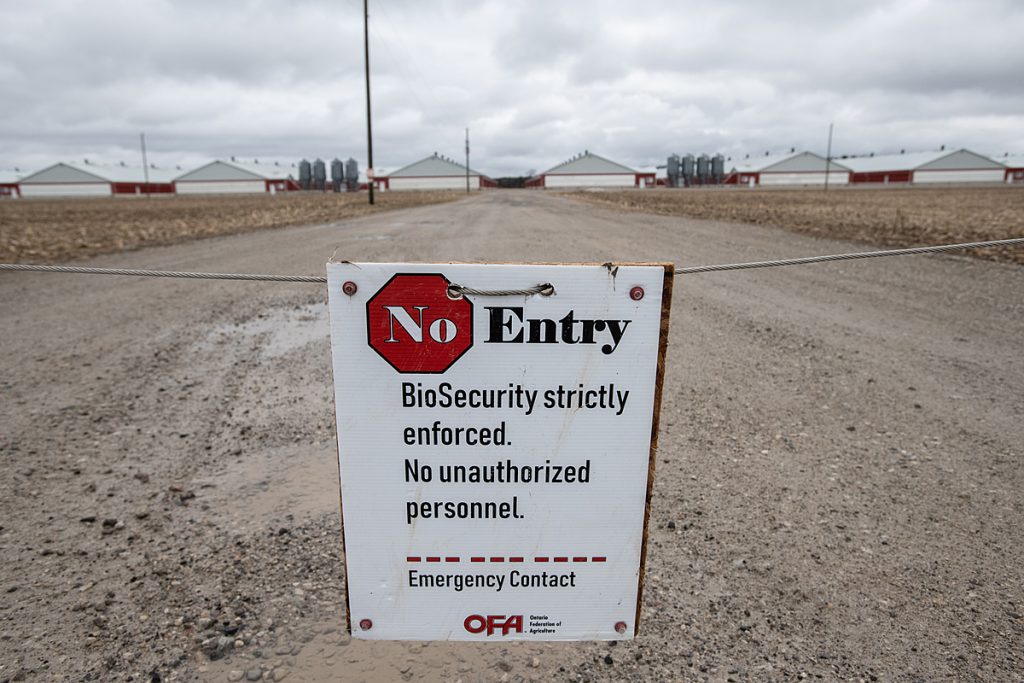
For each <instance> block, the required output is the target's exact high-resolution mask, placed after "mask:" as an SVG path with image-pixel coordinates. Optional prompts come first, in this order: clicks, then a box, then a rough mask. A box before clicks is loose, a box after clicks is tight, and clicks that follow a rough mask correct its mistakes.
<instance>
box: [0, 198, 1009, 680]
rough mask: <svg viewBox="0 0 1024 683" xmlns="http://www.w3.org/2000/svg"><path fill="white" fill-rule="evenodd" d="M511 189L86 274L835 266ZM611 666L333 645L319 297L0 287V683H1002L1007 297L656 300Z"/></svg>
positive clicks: (503, 652) (973, 272) (933, 276)
mask: <svg viewBox="0 0 1024 683" xmlns="http://www.w3.org/2000/svg"><path fill="white" fill-rule="evenodd" d="M855 248H856V247H855V246H854V245H851V244H848V243H843V242H837V241H830V240H826V239H821V238H814V237H808V236H801V235H794V234H790V233H787V232H784V231H781V230H775V229H771V228H765V227H753V226H748V225H742V224H730V223H716V222H706V221H696V220H689V219H679V218H671V217H665V216H652V215H644V214H626V213H617V212H614V211H610V210H606V209H601V208H598V207H595V206H591V205H587V204H583V203H579V202H576V201H573V200H569V199H565V198H559V197H553V196H550V195H546V194H544V193H540V192H533V193H530V192H511V191H510V192H493V193H488V194H483V195H478V196H474V197H473V198H471V199H468V200H466V201H461V202H458V203H455V204H448V205H439V206H429V207H422V208H418V209H412V210H407V211H396V212H392V213H387V214H384V215H377V216H373V217H369V218H363V219H357V220H351V221H346V222H341V223H336V224H329V225H321V226H312V227H303V228H292V229H283V230H276V231H268V232H260V233H254V234H248V235H240V236H236V237H227V238H215V239H209V240H204V241H199V242H193V243H189V244H182V245H177V246H172V247H164V248H152V249H145V250H141V251H137V252H131V253H125V254H121V255H113V256H107V257H103V258H98V259H95V260H93V261H91V262H90V264H92V265H99V266H114V265H124V266H126V267H134V268H168V269H195V270H213V271H216V270H222V271H230V272H246V271H251V272H271V273H300V274H306V273H313V274H318V273H321V272H323V264H324V262H325V261H327V259H328V258H329V257H330V256H331V254H332V253H334V252H335V249H337V254H338V257H339V258H344V259H349V260H365V261H371V260H417V261H430V260H438V261H447V260H457V261H520V260H522V261H531V260H532V261H599V262H603V261H609V260H612V261H643V260H657V261H662V260H674V261H675V262H676V264H677V265H698V264H707V263H719V262H729V261H736V260H754V259H762V258H774V257H783V256H804V255H812V254H819V253H830V252H836V251H850V250H853V249H855ZM673 298H674V305H673V311H672V332H671V339H670V346H669V357H668V370H667V375H666V384H665V401H664V406H663V414H662V434H661V450H660V452H659V455H658V473H657V480H656V484H655V498H654V505H653V516H652V524H651V536H650V553H649V559H648V577H647V587H646V591H645V595H644V607H643V621H642V623H641V634H640V637H639V638H638V639H637V640H635V641H632V642H622V643H618V644H614V643H612V644H608V643H598V644H591V643H582V644H569V645H564V644H562V645H559V644H516V645H513V646H509V645H500V644H494V645H490V646H483V647H482V646H475V645H466V644H461V645H459V644H445V643H429V644H428V643H372V644H371V643H365V642H362V641H350V640H349V638H348V637H347V636H345V635H344V634H343V633H342V632H341V627H342V623H343V621H342V613H343V609H344V598H343V595H342V585H343V584H342V582H343V575H342V563H341V550H340V528H339V519H338V498H337V465H336V452H335V440H334V439H335V437H334V426H333V402H332V395H331V370H330V351H329V346H328V341H327V324H326V306H325V303H324V302H325V293H324V292H323V291H322V288H321V287H319V286H317V285H281V284H260V283H237V282H185V281H176V280H154V279H132V278H109V277H98V276H66V275H44V274H3V275H0V348H2V349H3V351H2V354H0V591H2V592H0V595H2V596H3V600H2V601H0V681H7V680H40V681H50V680H69V681H86V680H92V681H114V680H142V681H167V680H201V681H229V680H281V679H285V680H289V681H291V680H296V681H306V680H310V681H315V680H323V681H328V680H329V681H361V680H367V681H392V680H422V681H440V680H444V681H450V680H460V679H461V680H463V681H466V682H467V683H469V682H470V681H491V680H506V681H549V680H565V681H594V682H597V681H612V680H637V681H670V680H686V681H689V680H708V681H785V680H801V679H817V680H826V681H838V680H842V681H861V680H882V681H893V680H895V681H945V680H958V681H959V680H966V681H975V680H977V681H1021V680H1024V674H1022V672H1024V569H1022V567H1024V502H1022V498H1021V491H1024V474H1022V472H1024V469H1022V466H1021V459H1022V457H1024V445H1022V444H1024V353H1022V351H1024V268H1022V267H1020V266H1015V265H1008V264H999V263H990V262H982V261H976V260H972V259H969V258H963V257H952V256H935V257H931V256H927V257H922V256H918V257H909V258H895V259H880V260H875V261H863V262H856V263H837V264H823V265H815V266H805V267H798V268H785V269H784V268H780V269H772V270H762V271H747V272H737V273H722V274H707V275H696V276H689V277H681V278H680V279H679V280H677V282H676V288H675V295H674V297H673Z"/></svg>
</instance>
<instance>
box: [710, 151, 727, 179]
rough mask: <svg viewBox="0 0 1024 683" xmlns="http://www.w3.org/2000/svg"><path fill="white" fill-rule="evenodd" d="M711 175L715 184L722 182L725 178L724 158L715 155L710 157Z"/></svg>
mask: <svg viewBox="0 0 1024 683" xmlns="http://www.w3.org/2000/svg"><path fill="white" fill-rule="evenodd" d="M711 175H712V177H713V178H714V180H715V182H716V183H720V182H722V179H723V178H725V156H723V155H721V154H716V155H715V156H713V157H711Z"/></svg>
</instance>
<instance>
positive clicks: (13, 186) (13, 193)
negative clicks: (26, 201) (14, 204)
mask: <svg viewBox="0 0 1024 683" xmlns="http://www.w3.org/2000/svg"><path fill="white" fill-rule="evenodd" d="M20 180H21V174H20V173H16V172H14V171H0V199H7V198H9V197H20V196H21V195H20V194H19V192H18V181H20Z"/></svg>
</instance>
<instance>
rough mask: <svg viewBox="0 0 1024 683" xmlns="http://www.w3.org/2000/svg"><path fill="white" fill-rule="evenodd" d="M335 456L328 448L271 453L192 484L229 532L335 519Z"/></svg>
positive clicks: (231, 463)
mask: <svg viewBox="0 0 1024 683" xmlns="http://www.w3.org/2000/svg"><path fill="white" fill-rule="evenodd" d="M337 458H338V452H337V450H336V447H335V445H334V443H333V442H330V443H320V444H306V445H302V446H292V447H286V448H271V449H265V450H260V451H256V452H253V453H250V454H248V455H246V457H245V459H244V461H243V462H241V463H239V462H237V461H236V460H235V459H233V458H232V459H230V460H229V461H228V462H225V463H223V464H221V465H220V466H219V467H217V469H216V470H214V471H207V472H205V473H204V474H203V476H200V477H196V478H195V479H193V480H192V483H191V486H192V487H193V488H194V489H195V490H196V491H201V492H202V494H201V495H202V498H203V502H204V503H206V504H207V505H209V508H210V512H211V513H213V515H214V516H215V517H216V518H217V519H218V520H221V521H225V520H226V521H227V522H228V524H230V525H231V526H233V527H235V528H247V529H268V528H276V527H277V526H281V525H282V523H283V521H284V520H285V519H290V520H294V521H295V522H298V523H301V522H302V521H304V520H307V519H312V518H316V517H319V516H321V515H324V514H335V515H336V514H338V459H337Z"/></svg>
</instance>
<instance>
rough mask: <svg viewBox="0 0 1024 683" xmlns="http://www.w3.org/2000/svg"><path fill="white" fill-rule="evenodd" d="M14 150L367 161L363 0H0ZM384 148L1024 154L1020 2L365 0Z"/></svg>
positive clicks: (386, 160) (3, 115)
mask: <svg viewBox="0 0 1024 683" xmlns="http://www.w3.org/2000/svg"><path fill="white" fill-rule="evenodd" d="M3 15H4V31H3V32H2V33H0V100H2V101H3V102H4V107H2V108H0V168H10V167H13V166H20V167H23V168H32V167H36V166H41V165H44V164H48V163H52V162H53V161H56V160H61V159H78V158H82V157H86V156H88V157H90V158H102V159H107V160H111V161H118V160H122V159H124V160H129V161H130V160H132V159H134V158H136V157H137V154H138V153H137V151H136V147H137V141H138V133H139V132H140V131H143V130H144V131H145V132H146V134H147V139H148V140H149V143H150V151H151V157H152V158H153V159H155V160H156V161H157V162H158V163H163V164H177V163H185V164H188V163H195V162H198V161H202V160H205V159H209V158H211V157H217V156H220V157H223V156H230V155H236V156H240V157H261V158H279V159H282V160H291V161H293V160H297V159H298V158H300V157H315V156H320V157H323V158H330V157H334V156H340V157H348V156H355V157H356V158H358V159H360V160H361V163H362V164H363V165H365V157H366V154H365V147H366V145H365V102H364V99H363V98H364V89H363V88H364V83H363V61H362V3H361V2H359V1H358V0H343V1H341V2H337V1H335V0H294V1H292V2H288V3H281V2H280V0H273V1H271V0H248V1H246V2H238V3H208V2H203V1H200V0H176V1H174V2H171V1H169V0H155V1H154V2H146V3H139V2H127V1H125V0H116V1H111V2H103V3H81V2H74V1H72V0H37V1H36V2H33V3H18V4H10V5H8V6H5V8H4V12H3ZM370 17H371V61H372V67H373V108H374V131H375V141H374V147H375V158H376V160H377V162H378V166H380V167H385V168H396V167H399V166H402V165H404V164H406V163H409V162H411V161H414V160H415V159H417V158H419V157H420V156H424V155H426V154H430V153H432V152H434V151H438V152H441V153H442V154H446V155H449V156H453V157H459V156H461V153H462V144H463V136H464V133H465V128H466V127H467V126H468V127H469V128H470V129H471V137H472V146H473V165H474V167H476V168H478V169H480V170H482V171H484V172H486V173H489V174H492V175H506V174H520V173H524V172H525V171H526V170H528V169H530V168H534V169H544V168H547V167H549V166H552V165H554V164H556V163H558V162H560V161H562V160H563V159H565V158H566V157H568V156H570V155H571V154H573V153H576V152H579V151H582V150H583V149H590V150H592V151H595V152H598V153H600V154H603V155H605V156H608V157H610V158H613V159H616V160H619V161H622V162H624V163H627V164H633V165H653V164H656V163H661V162H662V161H663V160H664V158H665V156H666V155H667V154H669V153H672V152H693V153H701V152H708V153H712V152H719V151H720V152H723V153H725V154H726V155H728V156H734V157H742V156H743V155H746V154H752V155H753V154H763V153H764V151H765V150H773V151H779V150H786V149H789V148H790V147H796V148H798V149H804V148H807V149H812V150H816V151H820V152H823V151H824V147H825V138H826V135H827V129H828V124H829V122H830V121H834V122H835V124H836V143H835V149H836V150H837V151H838V152H840V153H856V152H864V151H876V152H883V151H892V150H898V149H901V148H905V149H908V150H911V149H929V148H937V147H938V146H939V145H940V144H945V145H947V146H950V147H971V148H975V149H977V150H978V151H981V152H990V153H1001V152H1003V151H1007V150H1009V151H1017V152H1020V151H1024V86H1022V81H1021V79H1020V76H1019V74H1021V73H1024V51H1022V50H1020V49H1018V48H1017V44H1018V43H1019V36H1020V35H1024V5H1021V4H1020V3H1017V2H1013V1H1011V0H1007V1H998V0H979V1H977V2H972V3H960V2H954V1H952V0H905V1H904V2H902V3H897V4H894V3H889V2H875V1H866V2H861V3H843V4H839V3H822V2H814V1H812V0H780V1H778V2H773V3H764V2H759V1H756V0H746V1H736V2H729V3H717V4H715V3H706V2H696V1H694V0H680V1H678V2H674V3H652V4H648V5H644V6H643V7H642V8H640V7H637V6H624V5H622V3H621V2H611V1H606V0H589V1H588V0H563V1H562V2H557V3H555V2H551V1H550V0H545V1H543V2H541V1H540V0H521V1H518V2H514V3H510V2H506V1H498V0H478V2H475V3H465V2H459V1H457V0H443V1H442V0H439V1H438V2H430V3H423V2H415V1H413V0H371V2H370Z"/></svg>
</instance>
